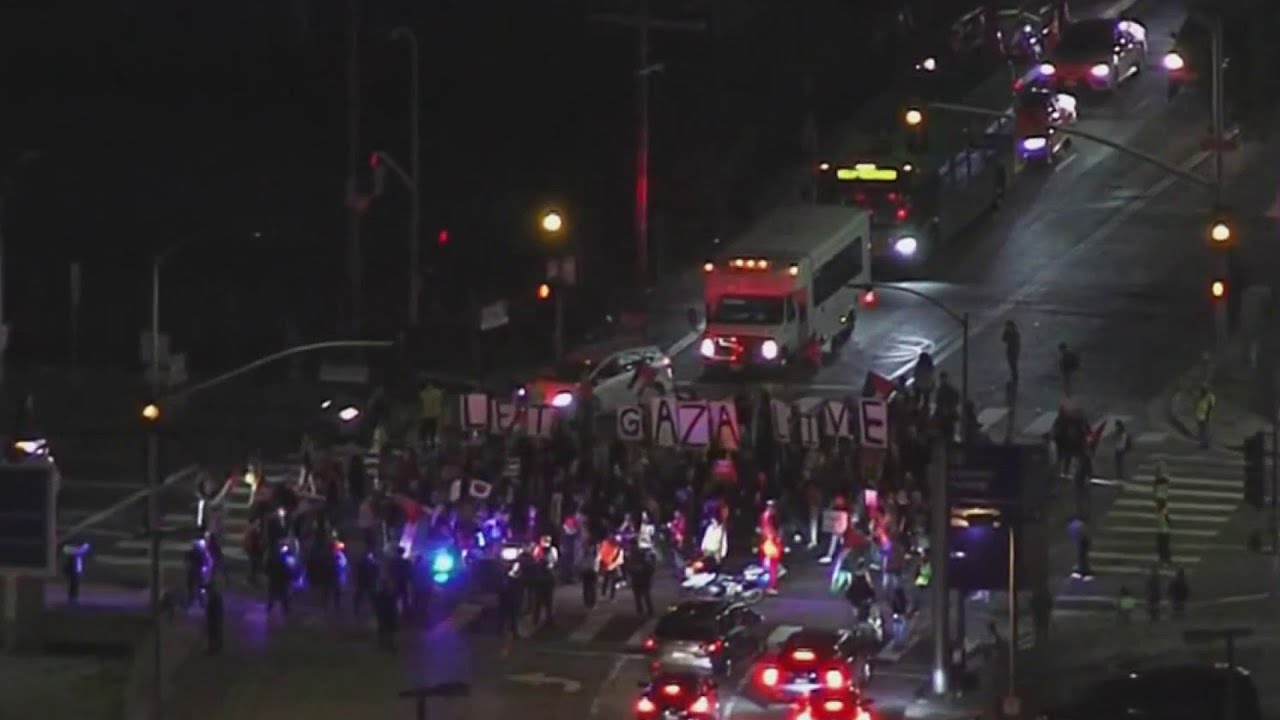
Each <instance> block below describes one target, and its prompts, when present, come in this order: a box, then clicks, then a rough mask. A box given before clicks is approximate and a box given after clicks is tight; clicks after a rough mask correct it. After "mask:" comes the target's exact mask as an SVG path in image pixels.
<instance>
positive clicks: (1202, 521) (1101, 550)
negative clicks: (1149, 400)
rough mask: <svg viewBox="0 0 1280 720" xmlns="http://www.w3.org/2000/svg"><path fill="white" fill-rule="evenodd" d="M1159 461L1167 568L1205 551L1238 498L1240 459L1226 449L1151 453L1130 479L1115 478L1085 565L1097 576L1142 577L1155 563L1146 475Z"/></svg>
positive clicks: (1189, 564) (1189, 562)
mask: <svg viewBox="0 0 1280 720" xmlns="http://www.w3.org/2000/svg"><path fill="white" fill-rule="evenodd" d="M1159 464H1163V465H1164V468H1165V472H1166V474H1167V475H1168V477H1169V516H1170V523H1169V525H1170V533H1169V534H1170V537H1171V543H1170V544H1171V546H1172V551H1173V553H1172V555H1173V565H1172V567H1165V568H1163V569H1162V572H1163V573H1165V574H1172V573H1173V572H1174V570H1175V569H1176V568H1184V569H1187V570H1188V571H1190V570H1191V569H1192V568H1193V567H1194V566H1195V565H1197V564H1198V563H1200V562H1201V560H1202V558H1203V556H1204V555H1205V554H1206V552H1207V551H1209V550H1211V549H1214V548H1216V547H1218V544H1217V543H1215V542H1214V541H1215V538H1217V537H1218V535H1220V534H1221V533H1222V531H1223V529H1224V528H1226V526H1227V522H1228V521H1229V520H1230V519H1231V516H1232V515H1233V514H1234V513H1235V511H1236V510H1237V508H1239V507H1240V505H1241V503H1242V502H1243V498H1244V463H1243V461H1242V459H1241V458H1239V457H1237V456H1235V455H1233V454H1226V453H1215V452H1209V451H1204V452H1193V453H1179V454H1171V453H1152V454H1150V455H1149V456H1148V457H1147V458H1145V459H1144V462H1143V463H1142V464H1141V465H1139V467H1138V468H1137V472H1135V473H1133V474H1132V476H1131V479H1127V480H1121V481H1119V488H1120V490H1121V494H1120V496H1119V497H1117V498H1116V499H1115V501H1114V502H1113V504H1112V506H1111V509H1110V510H1109V512H1107V514H1106V515H1105V516H1104V517H1103V518H1102V520H1101V522H1100V523H1099V525H1098V527H1097V528H1096V529H1095V530H1094V532H1093V534H1092V547H1091V551H1090V553H1089V555H1090V565H1091V566H1092V570H1093V573H1094V574H1095V575H1097V576H1121V577H1135V578H1136V577H1139V576H1140V577H1146V576H1148V575H1149V574H1150V573H1151V568H1152V566H1153V564H1154V563H1155V562H1156V523H1157V520H1156V513H1155V498H1154V494H1153V489H1152V479H1153V478H1154V477H1155V474H1156V472H1157V465H1159Z"/></svg>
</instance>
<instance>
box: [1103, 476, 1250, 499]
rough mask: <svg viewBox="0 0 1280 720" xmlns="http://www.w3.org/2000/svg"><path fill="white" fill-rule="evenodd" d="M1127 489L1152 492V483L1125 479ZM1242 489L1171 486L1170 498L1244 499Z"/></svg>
mask: <svg viewBox="0 0 1280 720" xmlns="http://www.w3.org/2000/svg"><path fill="white" fill-rule="evenodd" d="M1124 487H1125V488H1126V489H1132V490H1135V491H1138V492H1142V491H1146V492H1148V493H1149V492H1151V485H1150V484H1148V483H1135V482H1133V481H1131V480H1126V481H1124ZM1241 496H1242V493H1241V491H1240V490H1236V491H1229V490H1192V489H1187V488H1181V487H1171V488H1169V499H1170V500H1174V499H1176V498H1178V497H1205V498H1235V499H1242V497H1241Z"/></svg>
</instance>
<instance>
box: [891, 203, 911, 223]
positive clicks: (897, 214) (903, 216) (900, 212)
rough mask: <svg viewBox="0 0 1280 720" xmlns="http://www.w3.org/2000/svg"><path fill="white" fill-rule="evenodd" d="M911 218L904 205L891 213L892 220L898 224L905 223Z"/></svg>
mask: <svg viewBox="0 0 1280 720" xmlns="http://www.w3.org/2000/svg"><path fill="white" fill-rule="evenodd" d="M909 217H911V210H910V209H909V208H907V206H905V205H899V206H898V209H897V210H894V211H893V219H894V220H897V221H898V222H906V220H907V218H909Z"/></svg>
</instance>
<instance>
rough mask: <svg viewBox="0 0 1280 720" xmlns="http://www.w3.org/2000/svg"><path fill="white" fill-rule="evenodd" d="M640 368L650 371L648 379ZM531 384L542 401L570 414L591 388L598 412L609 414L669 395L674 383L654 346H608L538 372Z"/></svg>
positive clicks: (587, 350) (665, 359) (667, 364)
mask: <svg viewBox="0 0 1280 720" xmlns="http://www.w3.org/2000/svg"><path fill="white" fill-rule="evenodd" d="M642 368H649V369H650V370H651V371H652V373H651V374H650V375H649V376H648V378H647V379H646V377H645V372H644V371H643V370H642ZM531 385H533V386H534V387H535V388H536V389H537V391H538V392H539V394H540V396H541V400H542V402H544V403H546V404H548V405H551V406H552V407H554V408H557V409H558V410H560V411H561V412H564V413H566V414H573V412H574V411H575V410H576V407H577V405H578V404H579V399H580V394H581V391H582V389H583V388H584V387H590V388H591V393H592V395H593V396H594V398H595V401H596V406H597V410H598V411H600V412H610V411H613V410H616V409H618V408H619V407H622V406H624V405H634V404H635V403H637V402H639V401H640V400H642V399H644V398H649V397H656V396H658V395H665V394H667V393H670V392H672V391H673V390H674V389H675V380H674V377H673V376H672V372H671V358H669V357H667V355H666V353H664V352H663V351H662V350H661V349H660V348H658V347H657V346H654V345H642V346H635V347H627V348H623V349H621V350H612V351H611V350H610V349H609V348H607V347H597V348H585V349H583V350H581V351H578V352H575V353H573V354H571V355H570V356H569V357H567V358H565V359H564V360H562V361H561V362H560V363H559V364H558V365H556V367H554V368H551V369H550V370H548V371H547V372H545V373H540V374H539V376H538V378H536V379H535V380H534V381H533V382H532V383H531Z"/></svg>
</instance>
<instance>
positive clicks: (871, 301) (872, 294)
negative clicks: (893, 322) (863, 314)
mask: <svg viewBox="0 0 1280 720" xmlns="http://www.w3.org/2000/svg"><path fill="white" fill-rule="evenodd" d="M879 303H880V296H879V295H877V294H876V291H875V290H866V291H864V292H863V293H862V305H863V307H875V306H876V305H878V304H879Z"/></svg>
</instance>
